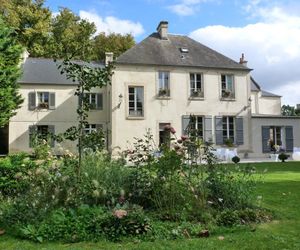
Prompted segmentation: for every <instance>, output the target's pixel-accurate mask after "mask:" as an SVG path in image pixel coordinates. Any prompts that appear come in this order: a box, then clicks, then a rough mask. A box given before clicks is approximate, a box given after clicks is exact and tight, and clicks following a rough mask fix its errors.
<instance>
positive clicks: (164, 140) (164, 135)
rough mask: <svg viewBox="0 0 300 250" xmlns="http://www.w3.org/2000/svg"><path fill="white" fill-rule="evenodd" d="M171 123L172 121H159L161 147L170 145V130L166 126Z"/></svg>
mask: <svg viewBox="0 0 300 250" xmlns="http://www.w3.org/2000/svg"><path fill="white" fill-rule="evenodd" d="M170 125H171V124H170V123H159V147H162V146H167V147H169V146H170V137H171V134H170V130H167V129H165V127H166V126H170Z"/></svg>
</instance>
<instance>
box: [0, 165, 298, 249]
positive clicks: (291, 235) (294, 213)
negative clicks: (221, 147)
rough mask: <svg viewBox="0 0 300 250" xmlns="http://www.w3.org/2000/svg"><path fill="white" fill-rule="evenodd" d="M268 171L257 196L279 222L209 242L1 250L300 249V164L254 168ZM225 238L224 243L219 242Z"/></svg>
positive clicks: (1, 243) (6, 244) (3, 242)
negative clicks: (260, 197)
mask: <svg viewBox="0 0 300 250" xmlns="http://www.w3.org/2000/svg"><path fill="white" fill-rule="evenodd" d="M252 165H254V166H256V167H257V169H258V170H259V171H263V170H264V169H268V172H267V174H265V176H264V178H262V181H261V182H260V183H259V186H258V190H257V195H258V196H262V197H263V198H262V206H263V207H265V208H268V209H271V210H272V211H274V212H275V214H276V219H275V220H274V221H272V222H271V223H266V224H261V225H256V226H255V227H241V228H233V229H226V230H224V229H219V232H215V233H214V234H213V235H212V236H211V237H210V238H207V239H192V240H174V241H156V242H143V243H122V244H118V243H107V242H103V243H102V242H101V243H77V244H56V243H49V244H34V243H31V242H28V241H21V240H16V239H14V238H11V237H9V236H7V235H5V236H0V249H55V250H56V249H72V250H73V249H74V250H75V249H180V250H182V249H239V250H241V249H257V250H261V249H272V250H273V249H276V250H277V249H300V162H288V163H260V164H252ZM219 236H224V240H219V239H218V237H219Z"/></svg>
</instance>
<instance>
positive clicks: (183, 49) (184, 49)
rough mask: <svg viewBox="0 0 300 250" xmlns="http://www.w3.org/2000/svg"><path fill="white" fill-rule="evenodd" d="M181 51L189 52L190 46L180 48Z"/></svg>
mask: <svg viewBox="0 0 300 250" xmlns="http://www.w3.org/2000/svg"><path fill="white" fill-rule="evenodd" d="M180 52H181V53H189V49H188V48H180Z"/></svg>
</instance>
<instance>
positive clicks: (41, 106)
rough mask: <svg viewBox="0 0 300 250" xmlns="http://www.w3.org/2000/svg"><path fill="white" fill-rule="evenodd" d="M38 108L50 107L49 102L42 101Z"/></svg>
mask: <svg viewBox="0 0 300 250" xmlns="http://www.w3.org/2000/svg"><path fill="white" fill-rule="evenodd" d="M38 108H39V109H48V108H49V104H48V103H46V102H41V103H39V105H38Z"/></svg>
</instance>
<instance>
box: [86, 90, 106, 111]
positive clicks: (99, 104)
mask: <svg viewBox="0 0 300 250" xmlns="http://www.w3.org/2000/svg"><path fill="white" fill-rule="evenodd" d="M84 97H85V98H86V101H87V102H88V103H89V104H90V109H92V110H95V109H101V110H102V109H103V94H101V93H98V94H96V93H85V94H84Z"/></svg>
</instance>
